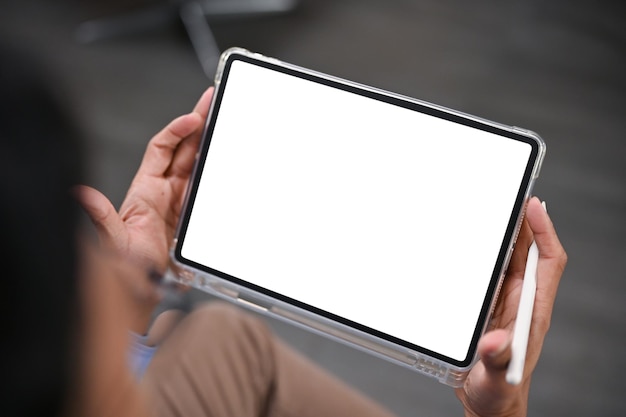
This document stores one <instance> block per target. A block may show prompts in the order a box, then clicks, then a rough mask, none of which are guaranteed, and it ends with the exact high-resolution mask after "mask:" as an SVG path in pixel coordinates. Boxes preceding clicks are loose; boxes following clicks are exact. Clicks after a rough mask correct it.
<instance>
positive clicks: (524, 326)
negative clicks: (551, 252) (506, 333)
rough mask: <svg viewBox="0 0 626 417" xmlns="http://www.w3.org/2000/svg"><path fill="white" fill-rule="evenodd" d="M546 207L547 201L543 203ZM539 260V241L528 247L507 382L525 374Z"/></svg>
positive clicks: (517, 380) (520, 379) (513, 382)
mask: <svg viewBox="0 0 626 417" xmlns="http://www.w3.org/2000/svg"><path fill="white" fill-rule="evenodd" d="M541 204H542V205H543V208H544V209H545V208H546V203H545V201H544V202H543V203H541ZM538 262H539V249H538V248H537V243H535V241H534V240H533V243H532V244H531V245H530V249H528V259H527V260H526V269H525V270H524V282H523V284H522V295H521V296H520V300H519V307H518V308H517V319H516V320H515V327H514V328H513V342H512V344H511V351H512V352H511V362H509V367H508V369H507V371H506V382H508V383H509V384H512V385H517V384H519V383H520V382H522V377H523V375H524V363H525V362H526V350H527V349H528V336H529V335H530V324H531V321H532V317H533V308H534V306H535V294H536V292H537V264H538Z"/></svg>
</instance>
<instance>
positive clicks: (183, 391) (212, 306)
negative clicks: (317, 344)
mask: <svg viewBox="0 0 626 417" xmlns="http://www.w3.org/2000/svg"><path fill="white" fill-rule="evenodd" d="M142 385H143V387H144V388H145V390H147V395H148V398H149V401H150V403H151V405H152V406H153V414H154V415H155V416H157V417H174V416H176V417H201V416H202V417H209V416H211V417H253V416H268V417H296V416H298V417H308V416H315V417H319V416H325V417H332V416H342V417H344V416H359V417H369V416H372V417H374V416H378V417H383V416H391V414H390V413H389V412H387V411H385V410H383V409H382V408H381V407H380V406H379V405H377V404H375V403H374V402H372V401H371V400H369V399H367V398H365V397H364V396H363V395H361V394H359V393H357V392H356V391H355V390H353V389H352V388H350V387H348V386H347V385H346V384H344V383H342V382H341V381H339V380H337V379H336V378H334V377H333V376H331V375H330V374H328V373H326V372H325V371H323V370H322V369H320V368H319V367H317V366H316V365H314V364H313V363H311V362H310V361H309V360H307V359H306V358H304V357H303V356H301V355H299V354H298V353H296V352H295V351H293V350H292V349H290V348H289V347H288V346H286V345H285V344H283V343H282V342H281V341H279V340H278V339H277V338H275V337H274V336H273V335H272V333H271V332H270V330H269V329H268V328H267V327H266V326H265V324H264V323H263V322H262V321H261V320H259V319H257V318H256V317H254V316H252V315H249V314H245V313H244V312H242V311H240V310H239V309H237V308H235V307H233V306H230V305H227V304H224V303H209V304H207V306H205V307H202V308H199V309H197V310H195V311H193V312H192V313H190V314H189V315H188V316H186V317H185V318H184V319H183V320H182V321H181V322H180V323H179V324H178V325H177V327H176V328H175V329H174V330H173V332H172V333H171V334H170V336H169V337H168V338H167V339H166V340H165V342H164V343H163V344H162V345H161V347H160V348H159V351H158V352H157V353H156V355H155V357H154V359H153V361H152V363H151V364H150V366H149V367H148V370H147V371H146V374H145V376H144V379H143V382H142Z"/></svg>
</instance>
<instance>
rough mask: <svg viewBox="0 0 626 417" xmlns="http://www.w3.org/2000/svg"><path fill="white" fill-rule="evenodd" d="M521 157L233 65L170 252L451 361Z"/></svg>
mask: <svg viewBox="0 0 626 417" xmlns="http://www.w3.org/2000/svg"><path fill="white" fill-rule="evenodd" d="M530 153H531V146H530V145H529V144H526V143H523V142H520V141H516V140H513V139H507V138H504V137H501V136H498V135H495V134H492V133H488V132H484V131H482V130H479V129H475V128H471V127H467V126H464V125H460V124H455V123H451V122H449V121H446V120H442V119H439V118H436V117H433V116H429V115H425V114H421V113H418V112H415V111H412V110H408V109H404V108H401V107H398V106H394V105H391V104H388V103H384V102H380V101H376V100H372V99H368V98H364V97H362V96H359V95H356V94H352V93H347V92H345V91H341V90H338V89H333V88H331V87H328V86H326V85H322V84H318V83H314V82H310V81H307V80H304V79H301V78H298V77H295V76H290V75H285V74H282V73H279V72H275V71H272V70H269V69H266V68H263V67H259V66H256V65H253V64H249V63H246V62H243V61H234V62H233V64H232V67H231V69H230V73H229V75H228V80H227V83H226V89H225V93H224V96H223V100H222V103H221V106H220V109H219V114H218V118H217V121H216V124H215V129H214V132H213V135H212V139H211V144H210V148H209V151H208V155H207V160H206V163H205V166H204V169H203V172H202V173H201V180H200V183H199V186H198V190H197V194H196V199H195V203H194V206H193V211H192V213H191V216H190V218H189V225H188V228H187V233H186V236H185V239H184V242H183V244H182V247H181V255H182V256H183V257H184V258H186V259H189V260H192V261H194V262H196V263H199V264H202V265H205V266H208V267H211V268H213V269H216V270H219V271H222V272H224V273H227V274H229V275H231V276H235V277H237V278H240V279H243V280H246V281H249V282H252V283H254V284H256V285H258V286H261V287H264V288H267V289H270V290H272V291H274V292H277V293H280V294H283V295H285V296H287V297H291V298H293V299H296V300H299V301H301V302H304V303H306V304H310V305H313V306H316V307H318V308H320V309H322V310H326V311H329V312H331V313H333V314H336V315H339V316H342V317H344V318H346V319H349V320H352V321H355V322H358V323H361V324H363V325H365V326H368V327H371V328H374V329H377V330H379V331H382V332H384V333H387V334H390V335H392V336H395V337H397V338H400V339H404V340H406V341H409V342H411V343H414V344H416V345H419V346H422V347H424V348H427V349H430V350H432V351H435V352H438V353H440V354H442V355H445V356H448V357H451V358H453V359H456V360H463V359H465V356H466V354H467V351H468V348H469V344H470V342H471V338H472V335H473V332H474V329H475V325H476V322H477V319H478V316H479V312H480V309H481V306H482V303H483V301H484V297H485V293H486V291H487V287H488V284H489V280H490V278H491V275H492V272H493V269H494V266H495V263H496V259H497V255H498V252H499V249H500V246H501V244H502V239H503V237H504V235H505V230H506V227H507V224H508V221H509V217H510V214H511V212H512V209H513V205H514V201H515V198H516V195H517V193H518V191H519V187H520V184H521V181H522V177H523V173H524V171H525V168H526V165H527V163H528V158H529V156H530Z"/></svg>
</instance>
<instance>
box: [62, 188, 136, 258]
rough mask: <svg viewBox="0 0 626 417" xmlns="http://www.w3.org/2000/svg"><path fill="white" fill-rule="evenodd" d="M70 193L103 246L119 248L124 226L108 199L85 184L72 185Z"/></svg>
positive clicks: (124, 229) (124, 230)
mask: <svg viewBox="0 0 626 417" xmlns="http://www.w3.org/2000/svg"><path fill="white" fill-rule="evenodd" d="M72 195H73V196H74V198H76V200H78V203H79V204H80V205H81V207H82V208H83V210H85V212H86V213H87V215H88V216H89V218H90V219H91V222H92V223H93V225H94V226H95V227H96V230H97V232H98V238H99V239H100V243H101V244H102V245H104V246H105V247H109V248H115V249H118V250H119V249H121V247H120V246H121V241H122V240H123V239H124V238H125V237H124V236H125V233H126V228H125V226H124V222H123V221H122V219H121V218H120V216H119V214H118V213H117V211H116V210H115V207H113V204H112V203H111V202H110V201H109V199H108V198H106V197H105V195H104V194H102V193H101V192H100V191H98V190H96V189H95V188H92V187H88V186H86V185H76V186H74V187H73V188H72Z"/></svg>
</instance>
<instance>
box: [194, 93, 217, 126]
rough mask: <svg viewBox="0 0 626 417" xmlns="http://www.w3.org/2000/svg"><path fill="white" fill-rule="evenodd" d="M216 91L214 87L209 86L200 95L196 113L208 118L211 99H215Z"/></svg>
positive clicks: (195, 108)
mask: <svg viewBox="0 0 626 417" xmlns="http://www.w3.org/2000/svg"><path fill="white" fill-rule="evenodd" d="M214 91H215V88H214V87H209V88H208V89H206V91H205V92H204V93H203V94H202V96H201V97H200V100H198V103H196V106H195V107H194V109H193V112H194V113H197V114H198V115H200V117H202V119H206V117H207V114H208V113H209V106H210V104H211V100H212V99H213V92H214Z"/></svg>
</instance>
